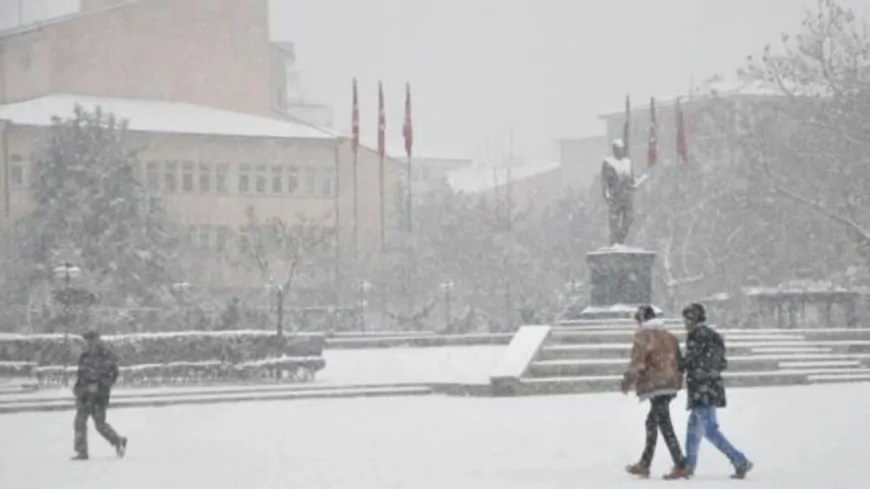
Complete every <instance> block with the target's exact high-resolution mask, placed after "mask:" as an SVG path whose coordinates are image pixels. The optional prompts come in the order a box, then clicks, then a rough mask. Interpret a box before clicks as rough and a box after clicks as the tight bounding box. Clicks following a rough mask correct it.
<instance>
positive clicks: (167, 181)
mask: <svg viewBox="0 0 870 489" xmlns="http://www.w3.org/2000/svg"><path fill="white" fill-rule="evenodd" d="M163 183H164V185H163V186H164V187H166V191H167V192H169V193H175V192H178V162H177V161H167V162H166V168H165V170H164V174H163Z"/></svg>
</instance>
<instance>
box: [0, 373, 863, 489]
mask: <svg viewBox="0 0 870 489" xmlns="http://www.w3.org/2000/svg"><path fill="white" fill-rule="evenodd" d="M729 395H730V399H729V402H730V403H731V406H732V407H730V408H728V409H726V410H724V411H722V413H721V422H722V426H723V428H724V430H725V431H726V432H727V433H728V435H729V436H730V437H731V438H732V440H733V441H734V442H735V443H737V444H738V445H739V446H741V447H743V448H744V449H745V450H746V451H747V454H748V455H749V456H750V457H751V458H752V459H753V460H754V461H755V463H756V466H757V469H756V471H755V472H753V474H752V477H751V480H748V481H745V482H735V481H731V480H728V478H727V476H728V474H729V473H730V468H729V467H728V466H727V464H726V462H725V461H724V460H723V458H722V457H721V456H720V455H719V454H718V453H716V452H715V450H714V449H713V448H712V447H710V446H709V445H704V446H703V448H702V452H701V465H700V468H699V474H698V477H697V478H696V479H695V480H694V481H692V482H689V483H685V482H676V483H670V484H669V483H666V482H664V481H659V480H650V481H633V480H631V479H628V478H627V477H626V476H625V475H623V473H622V467H623V466H624V465H625V463H627V462H630V461H633V459H635V458H636V457H637V456H638V454H639V451H640V448H641V446H640V445H641V443H642V424H643V416H644V414H645V412H644V408H643V406H641V405H638V404H637V402H635V401H634V400H633V399H630V398H625V397H622V396H620V395H618V394H602V395H583V396H554V397H535V398H519V399H463V398H448V397H439V396H436V397H425V398H384V399H353V400H335V401H333V400H312V401H297V402H287V403H281V402H275V403H254V404H238V405H215V406H186V407H171V408H162V409H125V410H119V411H117V412H114V413H111V417H110V418H111V421H112V422H113V423H114V425H115V426H116V427H117V428H118V429H119V430H121V431H122V432H123V433H125V434H127V435H128V436H130V437H131V440H132V441H131V445H130V447H131V448H130V453H129V455H128V458H127V459H126V460H116V459H115V458H113V457H112V455H111V451H110V449H109V447H107V446H106V445H105V443H103V442H102V440H99V439H97V438H96V436H95V435H94V434H93V433H92V438H91V443H92V456H93V457H94V459H93V460H91V461H90V462H87V463H72V462H69V461H67V457H68V456H69V454H70V445H71V442H72V433H71V430H72V418H71V413H50V414H21V415H10V416H0V434H2V440H3V441H2V443H0V487H2V488H3V489H30V488H64V489H102V488H105V489H154V488H160V489H192V488H209V489H238V488H246V489H272V488H336V489H338V488H341V489H386V488H408V489H418V488H433V489H435V488H437V489H444V488H450V489H519V488H523V489H542V488H548V489H549V488H553V489H562V488H565V489H568V488H572V489H574V488H584V487H586V488H595V489H611V488H612V489H616V488H624V487H631V486H632V485H634V484H638V486H637V487H641V486H642V487H645V488H647V487H672V485H673V484H677V485H680V486H681V487H682V486H683V485H685V484H688V485H690V486H692V487H700V488H712V489H718V488H726V487H727V488H733V487H736V486H737V485H740V487H744V486H745V487H755V488H767V489H780V488H789V489H818V488H825V487H831V488H836V489H863V488H865V487H867V480H866V469H865V467H864V466H863V461H864V459H865V458H866V454H867V453H870V424H868V422H867V405H868V401H870V385H863V384H857V385H835V386H812V387H793V388H788V387H785V388H765V389H732V390H731V391H730V392H729ZM681 404H682V399H680V400H678V402H677V404H676V406H675V407H676V409H675V410H674V415H675V422H676V423H677V424H678V432H679V433H682V432H683V431H684V429H683V424H684V423H685V419H686V414H685V412H684V411H683V410H681V409H679V406H680V405H681ZM667 466H668V460H667V456H666V450H665V449H664V446H663V445H661V444H660V446H659V451H658V453H657V459H656V462H655V466H654V468H655V470H656V472H657V473H659V472H662V471H664V470H665V469H666V467H667ZM686 487H688V486H686Z"/></svg>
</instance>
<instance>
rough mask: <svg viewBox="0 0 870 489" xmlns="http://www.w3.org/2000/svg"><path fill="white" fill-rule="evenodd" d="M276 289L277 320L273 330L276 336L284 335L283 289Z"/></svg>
mask: <svg viewBox="0 0 870 489" xmlns="http://www.w3.org/2000/svg"><path fill="white" fill-rule="evenodd" d="M277 290H278V321H277V324H276V328H275V332H276V333H277V334H278V336H279V337H280V336H284V291H282V290H281V289H277Z"/></svg>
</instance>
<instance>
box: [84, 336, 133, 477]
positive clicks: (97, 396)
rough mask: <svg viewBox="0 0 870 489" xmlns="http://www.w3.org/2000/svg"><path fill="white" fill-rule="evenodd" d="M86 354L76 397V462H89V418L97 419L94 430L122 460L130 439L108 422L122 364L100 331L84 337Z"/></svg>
mask: <svg viewBox="0 0 870 489" xmlns="http://www.w3.org/2000/svg"><path fill="white" fill-rule="evenodd" d="M83 338H84V339H85V351H84V352H82V354H81V356H80V357H79V366H78V378H77V379H76V383H75V386H74V387H73V393H74V394H75V398H76V418H75V456H74V457H73V460H87V459H88V418H89V417H91V418H94V427H95V428H96V429H97V432H98V433H99V434H100V435H102V436H103V438H105V439H106V441H108V442H109V443H110V444H112V446H113V447H115V453H117V454H118V457H123V456H124V454H125V453H126V451H127V439H126V438H124V437H122V436H119V435H118V433H116V432H115V430H114V429H112V427H111V426H110V425H109V423H107V422H106V410H108V408H109V398H110V397H111V390H112V385H114V383H115V381H116V380H117V379H118V360H117V358H116V357H115V354H114V353H112V351H111V350H109V348H108V347H107V346H106V344H105V343H103V342H102V341H100V335H99V333H97V332H96V331H88V332H87V333H85V334H84V335H83Z"/></svg>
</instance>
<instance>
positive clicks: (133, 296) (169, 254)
mask: <svg viewBox="0 0 870 489" xmlns="http://www.w3.org/2000/svg"><path fill="white" fill-rule="evenodd" d="M127 134H128V133H127V128H126V123H125V122H122V121H119V120H117V119H116V118H115V117H114V116H112V115H110V114H105V113H103V112H102V111H101V110H99V109H97V110H96V111H93V112H89V111H86V110H84V109H82V108H81V107H77V108H76V109H75V112H74V117H72V118H69V119H60V118H56V119H55V120H54V121H53V124H52V127H51V129H50V131H49V132H48V140H47V143H46V145H45V147H44V148H42V149H41V150H40V151H39V152H38V157H37V159H36V161H35V166H34V169H33V173H34V179H33V181H32V182H31V183H32V190H33V193H32V197H33V201H34V204H35V207H34V210H33V212H31V213H30V214H29V215H27V216H26V217H24V218H23V219H21V220H20V222H18V223H17V224H16V229H15V233H14V237H15V247H14V249H15V253H16V255H17V260H16V261H15V266H14V268H15V269H14V270H13V275H14V276H15V280H14V282H13V283H8V284H7V285H11V286H12V287H13V288H14V289H17V290H13V291H12V293H13V295H14V296H16V297H17V298H18V299H24V298H30V297H31V296H32V295H33V294H37V295H45V293H46V291H48V290H51V289H53V288H56V287H58V286H59V285H58V284H55V281H56V280H57V277H56V276H55V274H54V270H55V267H57V266H58V265H62V263H58V260H66V259H67V258H64V257H66V256H69V255H70V254H72V255H73V256H75V260H76V261H78V263H75V265H76V266H77V267H78V268H80V269H81V270H82V275H83V277H84V278H83V279H84V280H86V282H87V287H88V289H89V290H90V291H91V292H93V293H94V294H96V295H97V296H98V297H99V301H100V304H101V305H102V306H106V307H124V308H137V307H154V306H159V305H161V304H165V303H167V302H168V301H172V296H171V291H170V289H171V285H172V284H173V283H175V282H178V281H181V280H183V278H184V277H183V276H179V274H180V272H179V270H181V267H179V262H178V247H177V240H176V239H175V236H174V232H173V229H172V227H171V226H170V225H169V223H168V220H167V219H166V216H165V214H164V212H163V209H162V207H161V205H160V203H159V201H157V200H155V199H152V198H150V197H149V195H148V194H147V192H146V190H145V189H144V187H143V186H142V184H141V183H140V182H139V181H138V179H137V173H138V168H139V162H138V160H137V158H136V154H135V151H133V150H132V149H131V147H130V145H129V144H128V137H127ZM24 302H25V303H27V302H30V301H27V300H25V301H24Z"/></svg>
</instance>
